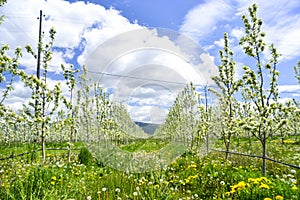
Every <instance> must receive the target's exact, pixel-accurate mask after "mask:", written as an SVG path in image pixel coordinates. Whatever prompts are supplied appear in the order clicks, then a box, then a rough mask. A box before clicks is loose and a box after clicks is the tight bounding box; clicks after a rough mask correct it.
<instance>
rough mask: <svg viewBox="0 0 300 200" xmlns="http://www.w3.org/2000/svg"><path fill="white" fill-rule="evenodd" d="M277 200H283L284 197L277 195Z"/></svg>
mask: <svg viewBox="0 0 300 200" xmlns="http://www.w3.org/2000/svg"><path fill="white" fill-rule="evenodd" d="M275 199H276V200H283V197H282V196H280V195H277V196H276V197H275Z"/></svg>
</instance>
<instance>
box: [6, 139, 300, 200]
mask: <svg viewBox="0 0 300 200" xmlns="http://www.w3.org/2000/svg"><path fill="white" fill-rule="evenodd" d="M299 141H300V138H295V137H293V138H290V139H288V140H286V141H285V144H284V145H283V144H281V140H279V139H276V138H274V140H272V141H270V143H269V146H268V156H269V157H272V158H274V159H277V160H280V161H284V162H288V163H290V164H294V165H298V166H299V165H300V144H299ZM166 144H167V142H165V141H159V140H138V141H134V142H132V143H130V144H128V145H123V146H121V147H120V148H121V149H123V150H124V151H129V152H139V151H142V152H146V153H148V152H153V151H157V150H159V149H160V148H162V147H164V146H165V145H166ZM259 145H260V144H258V143H256V142H251V144H249V141H247V140H240V141H235V142H234V143H233V151H239V152H243V153H257V154H258V155H259V153H260V152H259V151H258V150H257V149H259V148H258V147H259ZM65 146H66V145H65V144H48V145H47V147H48V148H64V147H65ZM84 146H85V145H84V144H82V143H76V144H75V148H76V149H81V150H75V151H73V152H72V156H73V157H72V162H71V163H67V150H49V151H47V160H46V162H45V163H43V164H41V161H40V159H41V158H40V156H41V155H40V152H36V153H32V154H28V155H25V156H20V157H17V158H13V159H7V160H1V161H0V199H18V200H19V199H76V200H79V199H82V200H84V199H99V200H100V199H136V200H138V199H158V200H159V199H262V200H270V199H274V200H279V199H295V200H298V199H300V184H299V181H300V170H299V169H294V168H290V167H287V166H284V165H280V164H277V163H273V162H268V163H267V164H268V165H267V169H268V176H267V177H262V176H261V169H260V167H261V160H260V159H257V158H251V157H242V156H238V155H231V156H230V158H229V160H228V161H225V160H224V153H220V152H216V151H211V152H210V153H209V154H208V155H205V156H201V157H200V156H198V153H195V152H194V151H188V152H186V153H185V154H183V155H182V156H181V157H180V158H178V159H177V160H176V161H174V162H172V163H171V164H170V165H169V166H167V167H165V168H162V169H161V170H158V171H153V172H145V173H130V172H124V171H119V170H115V169H112V168H109V167H107V166H104V165H103V164H102V163H101V162H98V161H97V160H96V159H95V158H94V157H93V156H92V155H91V154H90V153H89V151H87V149H85V147H84ZM33 148H35V147H33V146H30V145H22V144H15V145H12V146H10V147H9V146H5V147H4V146H2V147H1V150H0V157H2V158H3V157H6V156H9V155H12V154H13V155H16V154H18V153H22V152H26V151H28V150H32V149H33Z"/></svg>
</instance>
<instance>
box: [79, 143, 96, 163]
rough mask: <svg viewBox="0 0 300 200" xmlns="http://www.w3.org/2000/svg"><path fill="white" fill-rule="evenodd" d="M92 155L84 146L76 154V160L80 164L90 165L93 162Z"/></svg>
mask: <svg viewBox="0 0 300 200" xmlns="http://www.w3.org/2000/svg"><path fill="white" fill-rule="evenodd" d="M93 160H94V159H93V156H92V154H91V153H90V152H89V150H88V149H87V148H86V147H83V148H81V149H80V153H79V154H78V161H79V162H80V163H81V164H84V165H86V166H90V165H91V164H92V163H93Z"/></svg>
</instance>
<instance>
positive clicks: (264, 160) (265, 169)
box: [262, 139, 267, 176]
mask: <svg viewBox="0 0 300 200" xmlns="http://www.w3.org/2000/svg"><path fill="white" fill-rule="evenodd" d="M266 156H267V143H266V139H263V140H262V175H263V176H266V173H267V163H266V161H267V160H266Z"/></svg>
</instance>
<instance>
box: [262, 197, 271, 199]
mask: <svg viewBox="0 0 300 200" xmlns="http://www.w3.org/2000/svg"><path fill="white" fill-rule="evenodd" d="M264 200H272V199H271V198H269V197H266V198H264Z"/></svg>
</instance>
